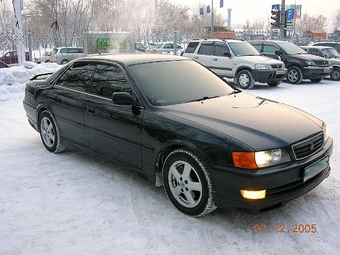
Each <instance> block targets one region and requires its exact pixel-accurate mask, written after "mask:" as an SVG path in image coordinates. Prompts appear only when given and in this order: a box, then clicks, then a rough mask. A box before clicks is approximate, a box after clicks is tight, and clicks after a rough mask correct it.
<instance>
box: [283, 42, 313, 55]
mask: <svg viewBox="0 0 340 255" xmlns="http://www.w3.org/2000/svg"><path fill="white" fill-rule="evenodd" d="M279 45H280V46H281V48H282V49H283V50H284V51H285V52H286V53H287V54H289V55H290V54H306V53H307V52H306V51H305V50H303V49H301V48H300V47H299V46H297V45H295V44H294V43H291V42H281V43H280V44H279Z"/></svg>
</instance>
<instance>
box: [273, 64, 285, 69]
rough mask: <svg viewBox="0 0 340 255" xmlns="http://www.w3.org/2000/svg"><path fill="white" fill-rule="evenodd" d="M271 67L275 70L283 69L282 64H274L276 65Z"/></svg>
mask: <svg viewBox="0 0 340 255" xmlns="http://www.w3.org/2000/svg"><path fill="white" fill-rule="evenodd" d="M271 67H272V68H273V69H282V68H283V67H282V64H274V65H271Z"/></svg>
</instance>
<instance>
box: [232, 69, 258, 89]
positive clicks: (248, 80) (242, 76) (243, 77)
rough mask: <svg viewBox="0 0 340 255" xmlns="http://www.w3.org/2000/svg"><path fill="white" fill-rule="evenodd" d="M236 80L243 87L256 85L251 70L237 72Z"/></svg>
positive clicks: (250, 87) (248, 87)
mask: <svg viewBox="0 0 340 255" xmlns="http://www.w3.org/2000/svg"><path fill="white" fill-rule="evenodd" d="M236 82H237V85H239V86H240V88H241V89H252V88H253V87H254V85H255V80H254V77H253V75H252V73H251V72H250V71H249V70H242V71H240V72H239V73H238V74H237V78H236Z"/></svg>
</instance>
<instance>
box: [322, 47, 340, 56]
mask: <svg viewBox="0 0 340 255" xmlns="http://www.w3.org/2000/svg"><path fill="white" fill-rule="evenodd" d="M321 51H322V55H324V56H325V57H326V58H340V54H339V53H338V52H337V51H336V50H335V49H334V48H326V49H322V50H321Z"/></svg>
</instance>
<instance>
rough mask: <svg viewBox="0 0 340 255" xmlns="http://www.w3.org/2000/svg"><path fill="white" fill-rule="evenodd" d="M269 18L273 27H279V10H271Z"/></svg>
mask: <svg viewBox="0 0 340 255" xmlns="http://www.w3.org/2000/svg"><path fill="white" fill-rule="evenodd" d="M271 19H272V20H273V21H272V22H271V23H270V24H271V25H272V27H273V28H280V10H276V9H275V10H272V16H271Z"/></svg>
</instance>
